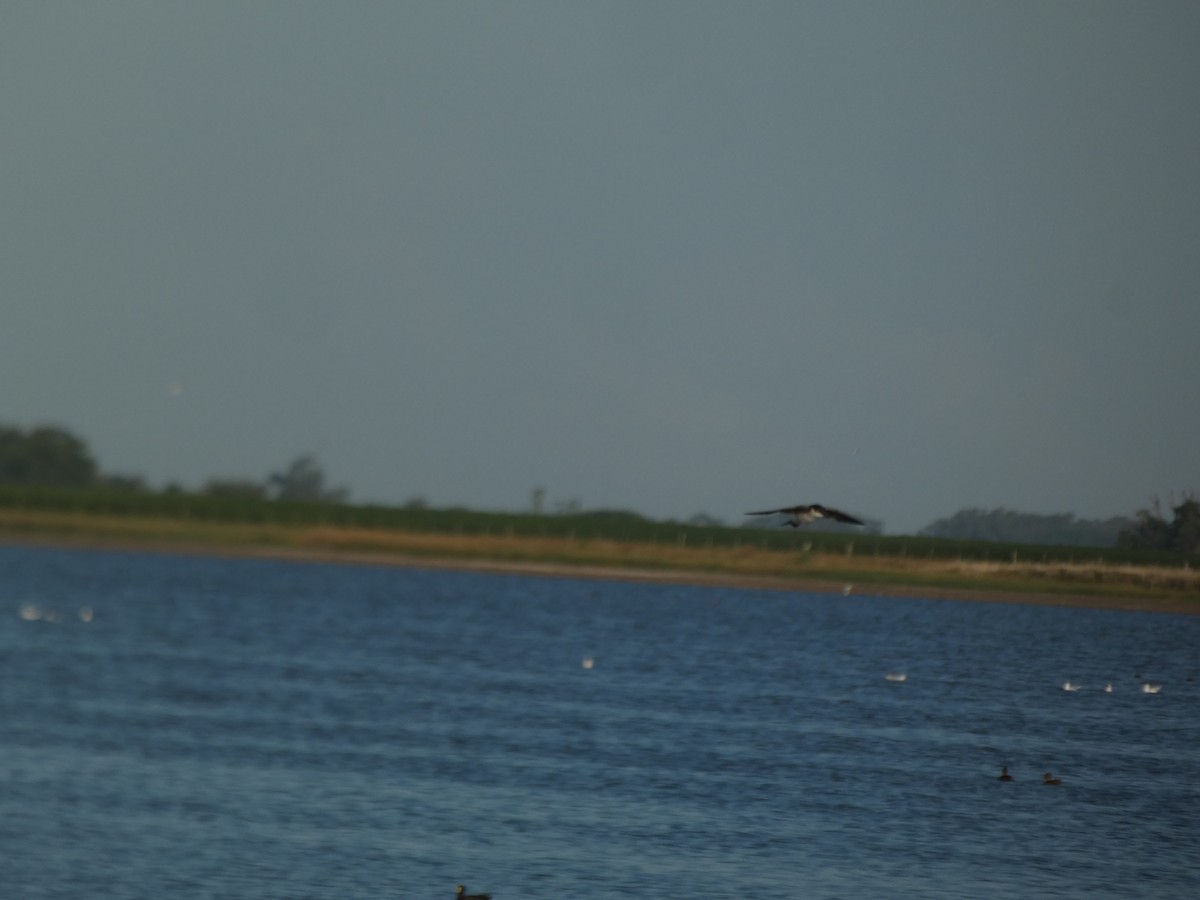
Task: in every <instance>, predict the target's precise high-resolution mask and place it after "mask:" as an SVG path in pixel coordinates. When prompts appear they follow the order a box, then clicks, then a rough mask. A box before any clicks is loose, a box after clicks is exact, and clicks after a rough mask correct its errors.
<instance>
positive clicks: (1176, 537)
mask: <svg viewBox="0 0 1200 900" xmlns="http://www.w3.org/2000/svg"><path fill="white" fill-rule="evenodd" d="M1172 502H1174V501H1172ZM1171 512H1172V514H1173V518H1172V520H1171V521H1170V522H1168V521H1167V520H1166V519H1165V518H1164V517H1163V514H1162V506H1161V504H1160V503H1159V500H1158V498H1157V497H1155V498H1154V502H1153V504H1152V508H1151V509H1139V510H1138V513H1137V519H1136V521H1135V523H1134V524H1133V526H1132V527H1130V528H1127V529H1126V530H1124V531H1122V532H1121V535H1120V537H1119V538H1118V541H1117V545H1118V546H1120V547H1131V548H1147V549H1153V550H1172V551H1174V552H1176V553H1192V554H1200V499H1197V496H1196V493H1195V492H1194V491H1190V492H1188V493H1185V494H1184V495H1183V501H1182V502H1181V503H1180V504H1179V505H1178V506H1173V507H1172V509H1171Z"/></svg>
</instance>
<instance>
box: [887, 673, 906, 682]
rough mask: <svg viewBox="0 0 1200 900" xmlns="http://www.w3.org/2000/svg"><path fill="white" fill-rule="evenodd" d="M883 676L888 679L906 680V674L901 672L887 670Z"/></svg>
mask: <svg viewBox="0 0 1200 900" xmlns="http://www.w3.org/2000/svg"><path fill="white" fill-rule="evenodd" d="M883 677H884V678H886V679H887V680H888V681H907V680H908V676H907V675H905V674H904V673H903V672H888V673H887V674H886V675H884V676H883Z"/></svg>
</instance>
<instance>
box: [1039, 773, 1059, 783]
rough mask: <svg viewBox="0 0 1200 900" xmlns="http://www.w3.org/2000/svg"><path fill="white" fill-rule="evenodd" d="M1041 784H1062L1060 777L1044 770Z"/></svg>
mask: <svg viewBox="0 0 1200 900" xmlns="http://www.w3.org/2000/svg"><path fill="white" fill-rule="evenodd" d="M1042 784H1048V785H1056V784H1062V779H1061V778H1055V777H1054V776H1053V775H1051V774H1050V773H1049V772H1046V773H1045V774H1043V775H1042Z"/></svg>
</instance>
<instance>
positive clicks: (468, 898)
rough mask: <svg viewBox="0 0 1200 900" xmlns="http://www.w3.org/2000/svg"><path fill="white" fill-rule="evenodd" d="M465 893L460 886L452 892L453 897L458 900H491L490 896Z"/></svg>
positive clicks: (464, 889) (463, 888)
mask: <svg viewBox="0 0 1200 900" xmlns="http://www.w3.org/2000/svg"><path fill="white" fill-rule="evenodd" d="M466 891H467V889H466V888H465V887H463V886H462V885H461V884H460V885H459V886H458V890H457V891H455V892H454V896H455V897H457V898H458V900H492V895H491V894H468V893H467V892H466Z"/></svg>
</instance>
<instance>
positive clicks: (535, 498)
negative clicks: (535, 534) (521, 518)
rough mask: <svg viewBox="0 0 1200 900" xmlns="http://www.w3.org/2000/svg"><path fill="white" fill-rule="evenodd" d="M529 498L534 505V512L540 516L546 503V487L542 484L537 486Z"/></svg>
mask: <svg viewBox="0 0 1200 900" xmlns="http://www.w3.org/2000/svg"><path fill="white" fill-rule="evenodd" d="M529 499H530V504H531V505H532V507H533V514H534V515H535V516H540V515H541V514H542V512H543V510H544V508H545V504H546V489H545V488H544V487H541V486H540V485H539V486H538V487H535V488H534V489H533V490H532V491H530V493H529Z"/></svg>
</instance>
